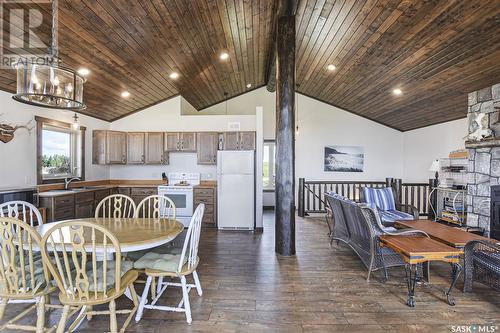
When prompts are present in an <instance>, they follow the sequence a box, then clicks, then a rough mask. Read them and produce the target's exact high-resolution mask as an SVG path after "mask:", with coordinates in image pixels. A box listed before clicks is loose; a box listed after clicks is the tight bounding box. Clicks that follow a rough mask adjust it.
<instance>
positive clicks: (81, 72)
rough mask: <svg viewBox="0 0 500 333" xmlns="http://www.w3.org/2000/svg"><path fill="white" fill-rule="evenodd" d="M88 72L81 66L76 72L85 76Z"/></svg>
mask: <svg viewBox="0 0 500 333" xmlns="http://www.w3.org/2000/svg"><path fill="white" fill-rule="evenodd" d="M89 73H90V71H89V70H88V69H87V68H84V67H82V68H80V69H79V70H78V74H80V75H82V76H87V75H89Z"/></svg>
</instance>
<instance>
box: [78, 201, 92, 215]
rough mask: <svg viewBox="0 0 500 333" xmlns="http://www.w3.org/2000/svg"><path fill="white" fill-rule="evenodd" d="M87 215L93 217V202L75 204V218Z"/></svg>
mask: <svg viewBox="0 0 500 333" xmlns="http://www.w3.org/2000/svg"><path fill="white" fill-rule="evenodd" d="M87 217H94V202H93V201H91V202H82V203H79V204H75V218H77V219H83V218H87Z"/></svg>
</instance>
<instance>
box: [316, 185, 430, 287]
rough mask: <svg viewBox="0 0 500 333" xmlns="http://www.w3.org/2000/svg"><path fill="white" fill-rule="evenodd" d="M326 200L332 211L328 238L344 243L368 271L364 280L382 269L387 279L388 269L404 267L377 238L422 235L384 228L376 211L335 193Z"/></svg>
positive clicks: (395, 255)
mask: <svg viewBox="0 0 500 333" xmlns="http://www.w3.org/2000/svg"><path fill="white" fill-rule="evenodd" d="M325 197H326V199H327V202H328V204H329V205H330V208H331V210H332V212H333V220H334V223H333V232H332V236H331V237H332V238H331V239H332V240H337V242H338V241H342V242H344V243H346V244H347V245H348V246H349V247H351V248H352V249H353V250H354V252H356V254H357V255H358V257H359V258H360V259H361V261H362V262H363V264H364V265H365V266H366V268H367V269H368V275H367V278H366V280H367V281H370V275H371V272H373V271H376V270H379V269H381V268H382V269H383V272H384V275H383V277H384V279H387V268H388V267H394V266H404V264H405V263H404V262H403V259H402V258H401V256H400V255H399V254H398V253H396V252H394V251H393V250H391V249H389V248H386V247H381V246H380V243H379V236H380V235H384V234H390V235H414V234H415V233H422V232H419V231H414V230H396V229H394V228H386V227H384V226H383V225H382V223H381V220H380V216H379V215H378V212H377V210H375V209H373V208H371V207H369V206H367V205H363V204H357V203H355V202H353V201H351V200H349V199H346V198H343V197H342V196H340V195H337V194H327V195H326V196H325Z"/></svg>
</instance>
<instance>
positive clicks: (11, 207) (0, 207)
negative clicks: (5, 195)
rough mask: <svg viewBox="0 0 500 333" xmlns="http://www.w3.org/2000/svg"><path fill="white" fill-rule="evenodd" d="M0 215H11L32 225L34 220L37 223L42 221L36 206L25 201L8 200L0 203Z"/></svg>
mask: <svg viewBox="0 0 500 333" xmlns="http://www.w3.org/2000/svg"><path fill="white" fill-rule="evenodd" d="M20 215H21V216H20ZM0 217H13V218H16V219H19V220H22V221H23V222H24V223H27V224H29V225H30V226H32V227H34V226H35V221H36V222H37V223H38V224H42V223H43V220H42V214H40V211H39V210H38V208H36V207H35V206H34V205H33V204H31V203H29V202H26V201H8V202H5V203H3V204H0Z"/></svg>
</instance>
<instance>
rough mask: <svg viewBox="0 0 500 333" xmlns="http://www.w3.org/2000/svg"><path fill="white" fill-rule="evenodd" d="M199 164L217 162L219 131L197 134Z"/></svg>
mask: <svg viewBox="0 0 500 333" xmlns="http://www.w3.org/2000/svg"><path fill="white" fill-rule="evenodd" d="M196 140H197V149H196V150H197V153H198V164H217V148H218V144H219V133H215V132H201V133H198V135H197V139H196Z"/></svg>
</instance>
